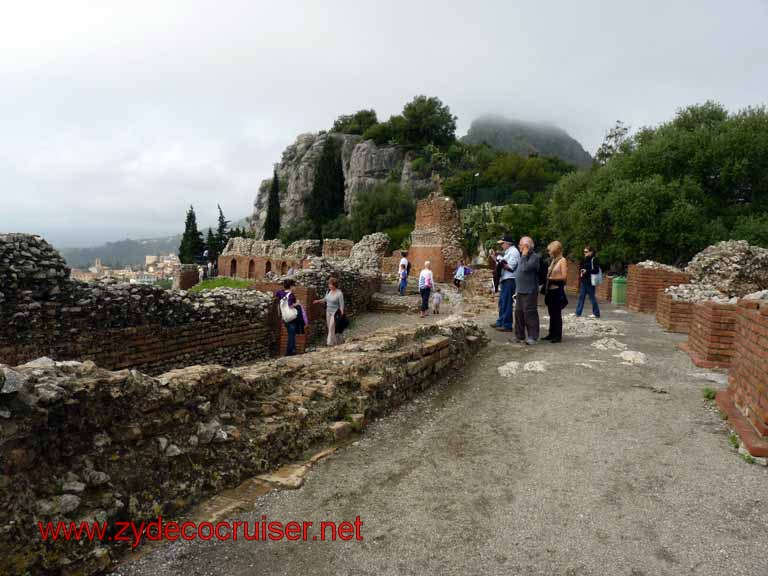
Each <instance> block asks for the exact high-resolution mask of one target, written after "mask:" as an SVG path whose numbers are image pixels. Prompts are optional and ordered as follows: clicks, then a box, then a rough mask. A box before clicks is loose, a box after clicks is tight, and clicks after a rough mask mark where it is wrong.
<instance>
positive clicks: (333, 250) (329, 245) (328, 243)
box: [323, 238, 355, 258]
mask: <svg viewBox="0 0 768 576" xmlns="http://www.w3.org/2000/svg"><path fill="white" fill-rule="evenodd" d="M354 245H355V243H354V242H352V240H344V239H341V238H326V239H325V240H323V256H325V257H326V258H349V257H350V256H351V254H352V246H354Z"/></svg>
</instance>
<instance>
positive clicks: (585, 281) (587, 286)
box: [576, 277, 600, 318]
mask: <svg viewBox="0 0 768 576" xmlns="http://www.w3.org/2000/svg"><path fill="white" fill-rule="evenodd" d="M587 294H589V299H590V300H591V301H592V314H594V315H595V316H597V317H598V318H599V317H600V306H598V305H597V297H596V296H595V287H594V286H592V282H591V281H590V279H589V278H588V277H587V278H582V279H581V284H580V286H579V302H578V303H577V304H576V316H581V313H582V312H583V311H584V300H586V298H587Z"/></svg>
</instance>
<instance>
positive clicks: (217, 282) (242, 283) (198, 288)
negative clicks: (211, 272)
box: [189, 276, 253, 292]
mask: <svg viewBox="0 0 768 576" xmlns="http://www.w3.org/2000/svg"><path fill="white" fill-rule="evenodd" d="M252 284H253V280H238V279H237V278H226V277H224V276H221V277H219V278H210V279H209V280H204V281H203V282H200V284H195V285H194V286H193V287H192V288H190V289H189V291H190V292H204V291H205V290H213V289H214V288H238V289H240V290H242V289H245V288H248V287H249V286H251V285H252Z"/></svg>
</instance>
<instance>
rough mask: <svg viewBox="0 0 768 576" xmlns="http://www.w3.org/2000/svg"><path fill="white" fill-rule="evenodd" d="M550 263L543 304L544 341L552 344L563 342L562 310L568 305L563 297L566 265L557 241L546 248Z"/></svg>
mask: <svg viewBox="0 0 768 576" xmlns="http://www.w3.org/2000/svg"><path fill="white" fill-rule="evenodd" d="M547 251H548V252H549V257H550V262H549V269H548V270H547V282H546V284H544V303H545V304H546V305H547V310H548V311H549V334H547V335H546V336H545V337H544V340H549V341H550V342H551V343H552V344H556V343H558V342H562V340H563V308H564V307H565V305H566V304H567V303H568V299H567V298H566V296H565V281H566V279H567V278H568V263H567V262H566V260H565V258H563V245H562V244H560V242H558V241H557V240H555V241H554V242H550V243H549V245H548V246H547Z"/></svg>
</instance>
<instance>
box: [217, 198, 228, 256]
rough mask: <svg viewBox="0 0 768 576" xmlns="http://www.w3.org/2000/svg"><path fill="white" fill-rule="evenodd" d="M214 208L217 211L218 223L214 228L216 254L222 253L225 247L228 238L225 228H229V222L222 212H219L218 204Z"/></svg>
mask: <svg viewBox="0 0 768 576" xmlns="http://www.w3.org/2000/svg"><path fill="white" fill-rule="evenodd" d="M216 207H217V208H218V209H219V223H218V225H217V226H216V246H217V250H216V253H217V254H221V253H222V252H224V248H226V247H227V242H228V241H229V236H228V235H227V226H229V220H227V219H225V218H224V212H222V211H221V206H219V205H218V204H217V205H216Z"/></svg>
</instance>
